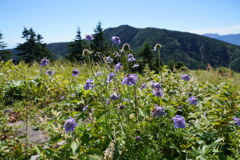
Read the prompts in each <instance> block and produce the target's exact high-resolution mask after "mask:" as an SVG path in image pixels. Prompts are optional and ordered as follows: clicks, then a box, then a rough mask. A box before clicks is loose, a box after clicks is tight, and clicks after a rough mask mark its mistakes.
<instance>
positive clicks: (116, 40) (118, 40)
mask: <svg viewBox="0 0 240 160" xmlns="http://www.w3.org/2000/svg"><path fill="white" fill-rule="evenodd" d="M112 42H113V43H114V44H120V43H121V40H120V38H119V37H116V36H113V37H112Z"/></svg>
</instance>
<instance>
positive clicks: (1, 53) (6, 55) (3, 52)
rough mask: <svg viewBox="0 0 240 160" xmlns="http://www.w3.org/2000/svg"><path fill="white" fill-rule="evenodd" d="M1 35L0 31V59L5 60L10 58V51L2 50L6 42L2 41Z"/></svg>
mask: <svg viewBox="0 0 240 160" xmlns="http://www.w3.org/2000/svg"><path fill="white" fill-rule="evenodd" d="M2 39H3V36H2V33H1V32H0V60H3V61H7V60H9V59H11V58H12V53H11V52H9V51H7V50H4V48H5V47H7V45H6V43H4V42H3V41H2Z"/></svg>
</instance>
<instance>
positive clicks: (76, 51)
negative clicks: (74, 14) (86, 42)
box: [66, 28, 84, 61]
mask: <svg viewBox="0 0 240 160" xmlns="http://www.w3.org/2000/svg"><path fill="white" fill-rule="evenodd" d="M83 49H84V48H83V42H82V38H81V32H80V28H78V30H77V35H76V36H75V39H74V42H72V43H70V44H69V46H68V51H69V54H68V55H67V56H66V58H67V59H68V60H70V61H82V60H83V56H82V52H83Z"/></svg>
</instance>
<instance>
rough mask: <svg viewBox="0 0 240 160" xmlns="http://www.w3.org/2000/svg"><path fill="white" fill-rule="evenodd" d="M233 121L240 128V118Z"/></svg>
mask: <svg viewBox="0 0 240 160" xmlns="http://www.w3.org/2000/svg"><path fill="white" fill-rule="evenodd" d="M233 120H234V121H235V123H236V124H237V125H238V126H240V118H236V117H233Z"/></svg>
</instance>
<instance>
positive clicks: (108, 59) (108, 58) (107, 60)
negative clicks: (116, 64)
mask: <svg viewBox="0 0 240 160" xmlns="http://www.w3.org/2000/svg"><path fill="white" fill-rule="evenodd" d="M105 62H106V63H112V62H113V59H112V58H111V57H110V56H108V57H106V58H105Z"/></svg>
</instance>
